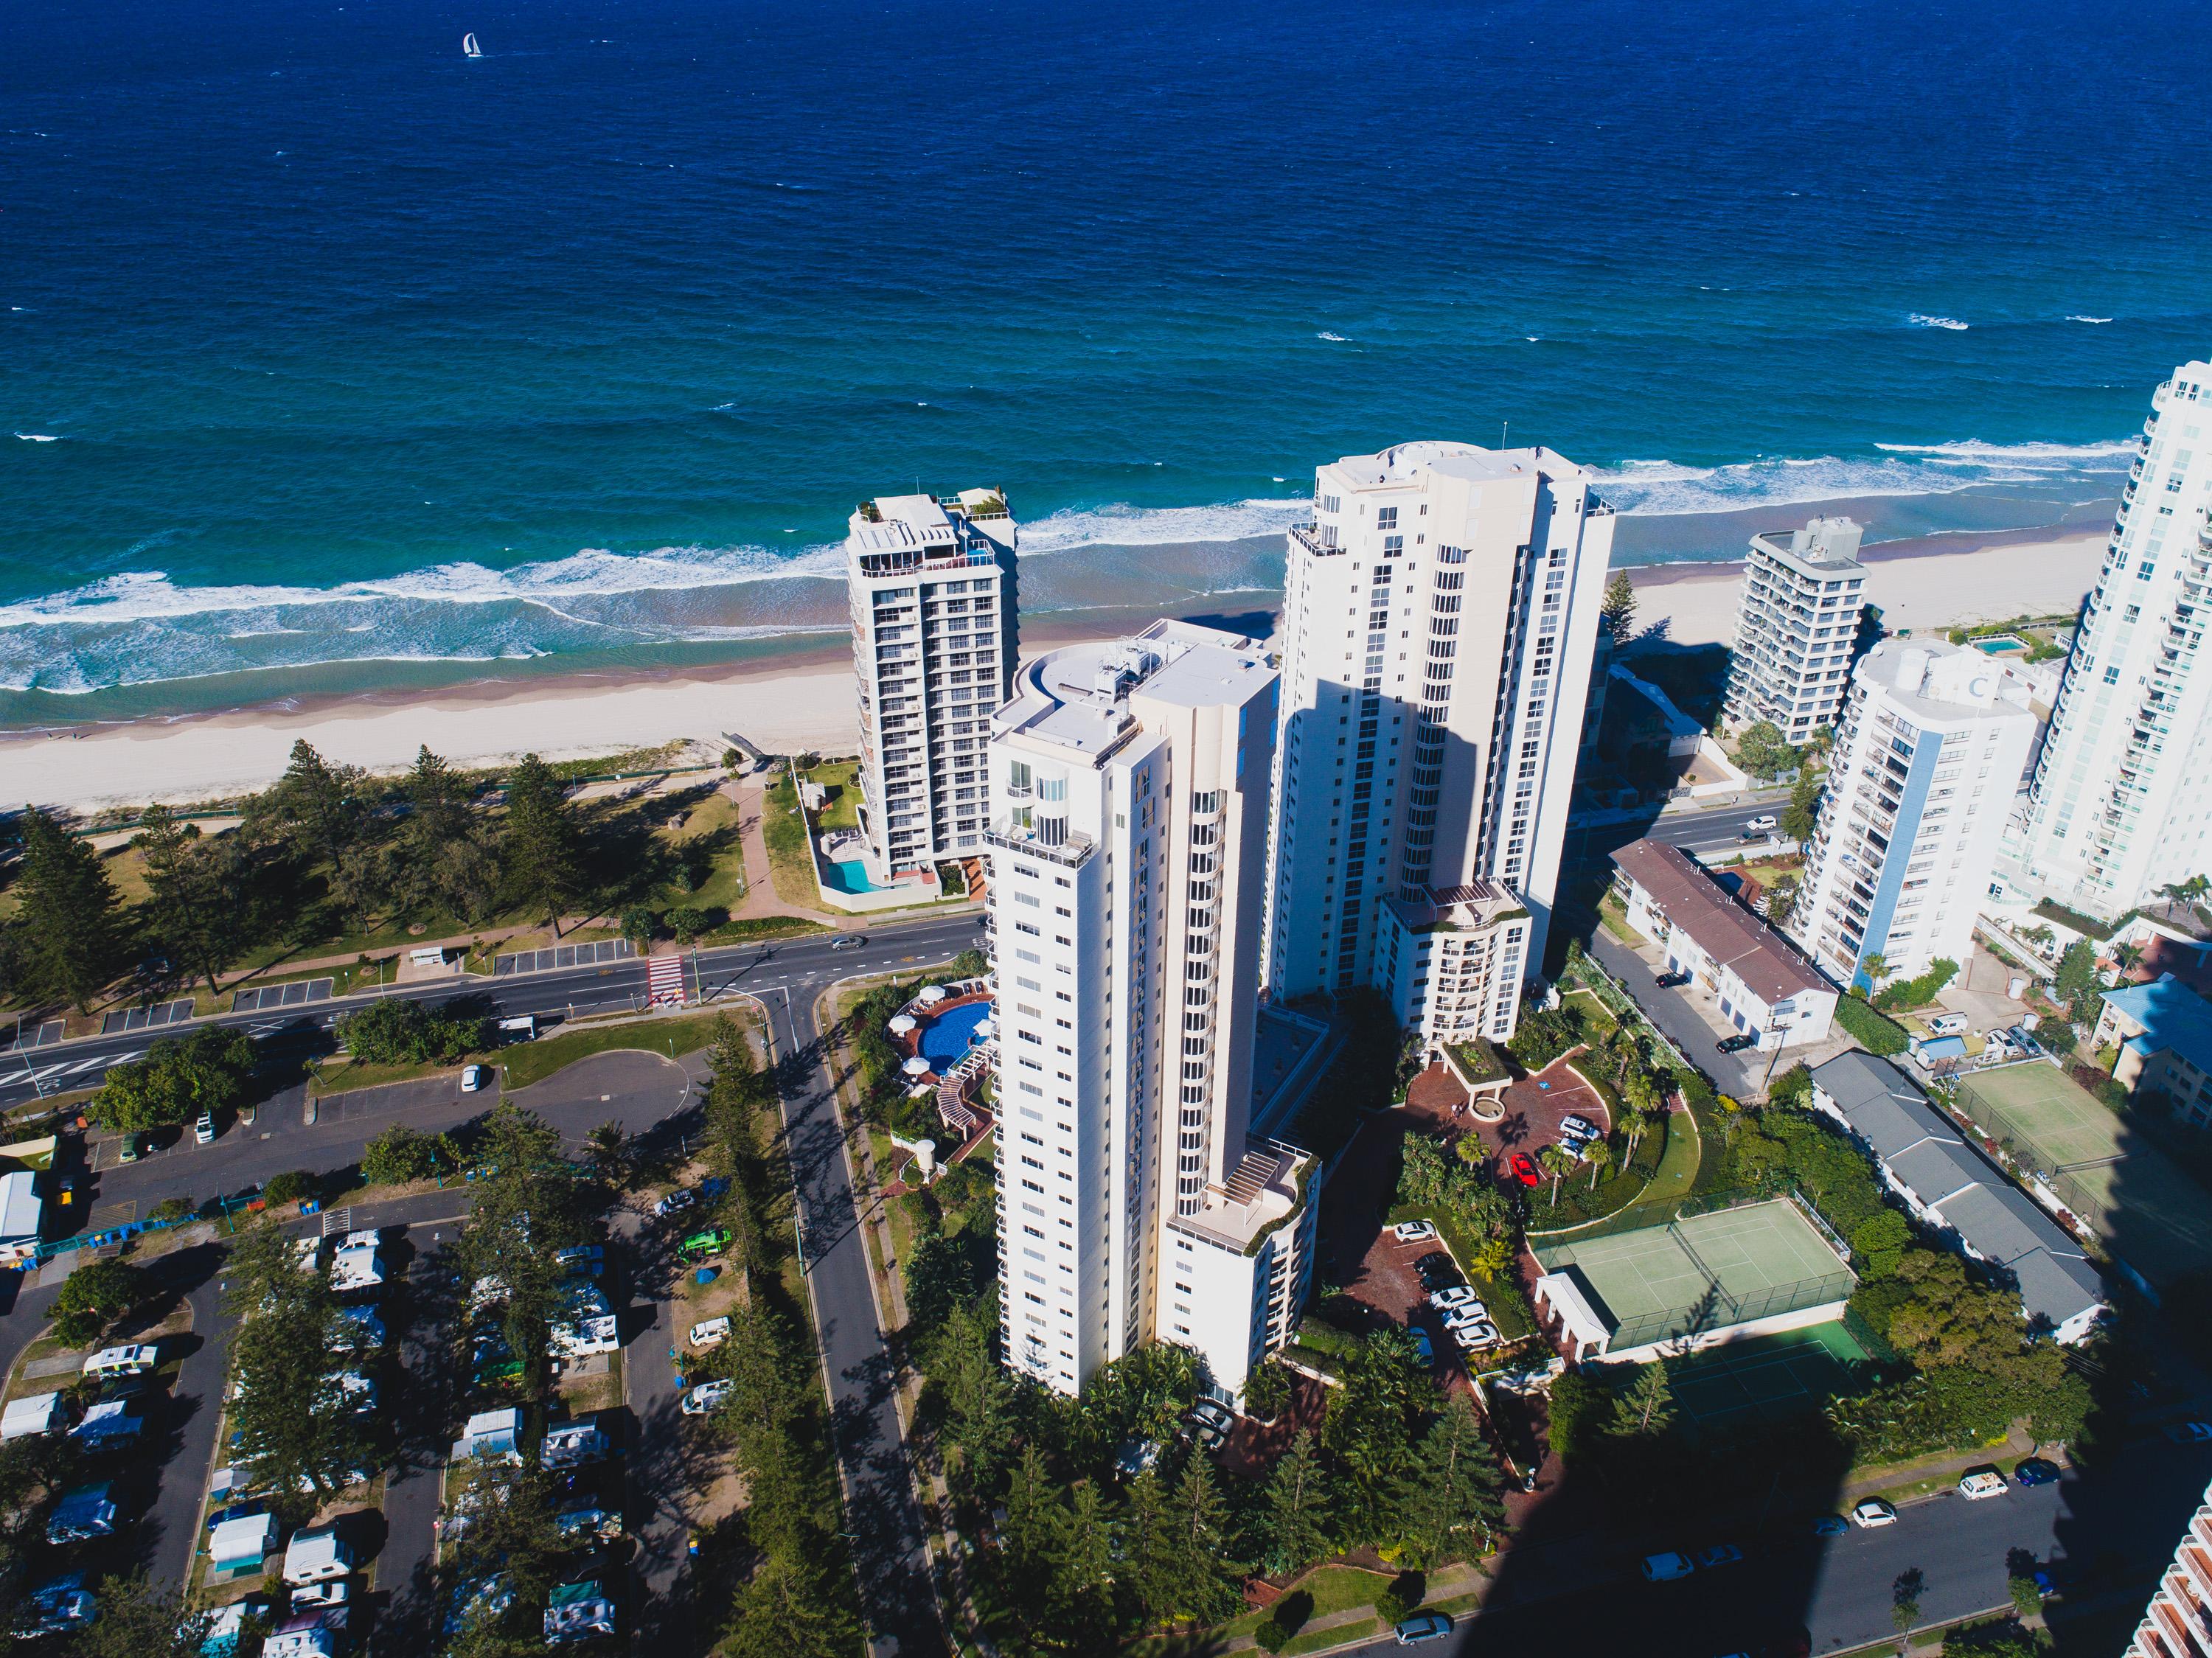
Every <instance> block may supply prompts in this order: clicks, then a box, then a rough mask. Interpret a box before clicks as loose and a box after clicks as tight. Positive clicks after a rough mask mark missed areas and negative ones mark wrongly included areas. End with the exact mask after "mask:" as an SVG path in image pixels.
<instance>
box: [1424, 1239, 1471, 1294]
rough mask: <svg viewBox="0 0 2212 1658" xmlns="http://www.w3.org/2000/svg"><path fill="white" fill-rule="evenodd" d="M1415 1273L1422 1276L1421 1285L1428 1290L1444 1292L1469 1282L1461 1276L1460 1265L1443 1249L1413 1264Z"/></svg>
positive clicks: (1436, 1250)
mask: <svg viewBox="0 0 2212 1658" xmlns="http://www.w3.org/2000/svg"><path fill="white" fill-rule="evenodd" d="M1413 1271H1414V1272H1417V1273H1419V1275H1420V1279H1421V1285H1422V1287H1423V1288H1424V1289H1427V1290H1442V1289H1445V1288H1447V1287H1449V1285H1451V1284H1464V1283H1466V1282H1467V1280H1466V1279H1465V1278H1462V1277H1461V1276H1460V1270H1459V1263H1458V1262H1457V1261H1455V1260H1453V1259H1452V1258H1451V1257H1450V1256H1449V1255H1448V1254H1445V1253H1444V1252H1443V1250H1441V1249H1434V1250H1431V1251H1430V1252H1429V1253H1428V1254H1425V1255H1423V1256H1422V1257H1421V1258H1420V1259H1419V1260H1417V1261H1415V1262H1414V1263H1413Z"/></svg>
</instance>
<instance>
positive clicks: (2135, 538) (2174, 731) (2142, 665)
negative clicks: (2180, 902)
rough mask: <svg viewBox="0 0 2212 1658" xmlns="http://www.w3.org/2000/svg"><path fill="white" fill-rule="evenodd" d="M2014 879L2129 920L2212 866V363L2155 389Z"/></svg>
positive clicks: (2069, 672)
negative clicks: (2160, 893) (2209, 660)
mask: <svg viewBox="0 0 2212 1658" xmlns="http://www.w3.org/2000/svg"><path fill="white" fill-rule="evenodd" d="M2142 447H2143V452H2142V454H2141V455H2140V456H2139V457H2138V458H2137V459H2136V462H2135V465H2134V466H2133V468H2132V469H2131V470H2130V475H2129V478H2128V482H2127V484H2126V486H2125V488H2124V489H2123V490H2122V491H2121V495H2120V510H2119V516H2118V519H2116V520H2115V521H2114V523H2113V525H2112V538H2111V540H2110V541H2109V542H2108V543H2107V544H2106V550H2105V558H2104V563H2103V566H2102V568H2100V571H2099V573H2098V575H2097V581H2096V586H2095V588H2094V589H2093V591H2092V592H2091V593H2090V594H2089V601H2088V604H2087V606H2086V607H2085V608H2084V609H2083V610H2082V612H2081V625H2080V628H2079V629H2077V631H2076V632H2075V638H2074V644H2073V648H2072V650H2071V651H2070V652H2069V654H2068V657H2067V662H2066V674H2065V677H2064V679H2063V681H2062V682H2061V683H2060V685H2059V689H2058V701H2057V708H2056V710H2055V711H2054V713H2053V714H2052V716H2051V730H2050V733H2049V735H2048V736H2047V738H2045V742H2044V744H2043V751H2042V753H2041V755H2040V756H2039V758H2038V759H2037V762H2036V767H2035V775H2034V779H2033V783H2032V785H2031V786H2030V790H2029V795H2028V800H2027V808H2026V811H2024V813H2023V814H2022V815H2021V822H2020V823H2019V824H2018V825H2017V826H2016V828H2015V830H2014V832H2013V833H2012V835H2010V836H2009V837H2008V874H2014V875H2016V876H2017V878H2019V880H2020V881H2021V884H2022V885H2025V886H2027V887H2029V888H2032V889H2033V890H2038V891H2039V892H2041V893H2043V894H2044V895H2045V896H2048V897H2052V898H2056V899H2057V900H2058V901H2059V902H2062V903H2064V904H2067V905H2069V906H2070V907H2071V908H2075V909H2078V910H2081V911H2083V912H2085V913H2087V914H2090V915H2093V916H2099V917H2102V918H2106V919H2111V918H2113V917H2117V916H2118V915H2120V914H2124V912H2126V911H2127V910H2130V909H2131V908H2135V907H2136V905H2137V904H2140V903H2142V902H2144V901H2145V900H2146V899H2148V898H2150V897H2152V896H2154V895H2155V894H2156V892H2157V890H2158V889H2159V888H2160V887H2161V886H2164V885H2167V884H2173V883H2179V882H2181V881H2185V880H2186V879H2187V878H2189V877H2191V875H2196V874H2201V873H2203V872H2204V871H2205V870H2206V869H2207V867H2208V860H2212V847H2208V846H2207V844H2206V840H2205V837H2206V834H2207V831H2208V830H2212V717H2208V716H2212V668H2208V667H2207V665H2206V663H2205V658H2204V624H2205V621H2206V619H2207V616H2208V614H2212V523H2208V520H2207V517H2206V513H2207V510H2208V507H2212V362H2207V361H2203V359H2199V360H2197V361H2191V362H2185V363H2183V364H2182V365H2181V366H2180V367H2178V368H2177V369H2175V370H2174V373H2173V378H2172V380H2167V381H2166V384H2164V385H2163V386H2160V387H2159V388H2158V390H2157V391H2156V392H2154V393H2153V394H2152V397H2151V410H2150V418H2149V419H2148V420H2147V421H2146V422H2144V423H2143V435H2142Z"/></svg>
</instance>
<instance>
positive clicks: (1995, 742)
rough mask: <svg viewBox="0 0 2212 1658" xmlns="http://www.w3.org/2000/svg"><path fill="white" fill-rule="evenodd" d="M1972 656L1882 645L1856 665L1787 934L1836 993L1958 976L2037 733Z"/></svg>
mask: <svg viewBox="0 0 2212 1658" xmlns="http://www.w3.org/2000/svg"><path fill="white" fill-rule="evenodd" d="M2027 704H2028V695H2027V689H2025V687H2023V686H2022V685H2021V684H2020V683H2017V682H2015V681H2013V680H2010V679H2008V678H2007V677H2005V675H2004V674H2003V673H2002V671H2001V670H2000V669H1999V668H1998V667H1997V665H1996V664H1995V663H1993V662H1992V661H1990V659H1989V658H1988V657H1987V656H1985V655H1984V654H1983V653H1981V652H1979V651H1977V650H1974V649H1972V648H1971V647H1966V646H1958V645H1947V644H1942V643H1936V642H1929V643H1921V642H1918V641H1905V640H1900V639H1888V640H1884V641H1882V642H1881V644H1879V645H1876V646H1875V647H1874V648H1873V649H1872V650H1870V651H1869V652H1868V653H1866V655H1864V656H1863V657H1862V658H1860V659H1859V663H1858V666H1857V668H1856V669H1855V670H1854V671H1853V673H1852V677H1851V695H1850V701H1849V703H1848V705H1847V707H1846V709H1845V712H1844V722H1843V725H1842V726H1841V727H1840V729H1839V730H1838V732H1837V734H1836V743H1835V747H1834V750H1832V753H1831V755H1830V757H1829V762H1828V776H1827V785H1826V789H1825V790H1824V792H1823V793H1822V796H1821V800H1820V817H1819V820H1818V823H1816V825H1815V827H1814V831H1813V842H1812V847H1811V849H1810V851H1809V852H1808V855H1807V859H1806V866H1805V877H1804V884H1803V894H1802V897H1801V898H1800V899H1799V901H1798V904H1797V913H1796V932H1797V935H1798V937H1799V938H1802V940H1804V941H1805V942H1806V944H1808V946H1809V947H1810V948H1811V950H1812V951H1813V954H1814V957H1815V959H1816V960H1818V961H1819V963H1820V965H1821V966H1822V967H1824V968H1826V969H1827V970H1828V971H1829V972H1830V973H1831V974H1832V975H1834V976H1835V978H1836V980H1837V981H1838V983H1840V984H1844V985H1846V986H1849V985H1851V984H1854V983H1861V984H1863V983H1865V982H1866V981H1867V975H1866V973H1865V971H1864V969H1863V963H1865V962H1866V960H1867V958H1868V957H1871V956H1875V955H1879V956H1881V958H1882V965H1883V966H1884V968H1885V975H1884V976H1885V977H1895V978H1913V977H1917V975H1920V974H1922V973H1923V972H1925V971H1926V970H1927V969H1928V967H1929V963H1932V962H1935V961H1937V960H1939V959H1948V960H1950V961H1952V962H1954V963H1959V964H1960V965H1961V966H1963V965H1964V964H1965V963H1966V957H1967V953H1968V950H1969V948H1970V946H1971V944H1972V938H1973V931H1974V916H1975V914H1976V912H1977V910H1978V908H1979V907H1980V904H1981V902H1982V900H1983V899H1984V898H1985V897H1986V896H1988V894H1989V890H1990V877H1991V875H1992V874H1993V873H1994V872H1995V870H1996V859H1997V852H1998V841H1999V837H2000V835H2001V834H2002V826H2003V822H2004V817H2005V814H2006V813H2007V812H2008V811H2009V810H2010V808H2011V805H2012V801H2013V797H2014V796H2015V793H2017V792H2018V790H2019V786H2020V779H2021V772H2022V771H2023V769H2024V768H2026V766H2027V754H2028V749H2029V746H2030V745H2031V744H2033V741H2034V739H2035V732H2036V726H2037V721H2036V718H2035V715H2034V714H2033V712H2031V711H2030V709H2029V708H2028V706H2027Z"/></svg>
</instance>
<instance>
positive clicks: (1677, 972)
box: [1658, 968, 1690, 990]
mask: <svg viewBox="0 0 2212 1658" xmlns="http://www.w3.org/2000/svg"><path fill="white" fill-rule="evenodd" d="M1658 982H1659V987H1660V988H1661V989H1662V990H1680V988H1681V987H1683V986H1684V985H1686V984H1687V983H1689V982H1690V975H1688V974H1686V973H1685V972H1683V971H1682V970H1681V969H1680V968H1677V969H1674V971H1673V972H1672V973H1662V974H1661V975H1659V981H1658Z"/></svg>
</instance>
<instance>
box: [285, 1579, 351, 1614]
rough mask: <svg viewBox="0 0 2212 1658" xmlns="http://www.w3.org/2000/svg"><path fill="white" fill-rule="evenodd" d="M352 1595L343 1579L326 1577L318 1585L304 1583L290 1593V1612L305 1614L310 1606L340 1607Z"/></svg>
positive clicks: (347, 1581)
mask: <svg viewBox="0 0 2212 1658" xmlns="http://www.w3.org/2000/svg"><path fill="white" fill-rule="evenodd" d="M351 1593H352V1586H351V1584H350V1582H349V1580H347V1579H345V1578H343V1577H327V1578H325V1579H324V1580H323V1581H322V1582H319V1583H304V1584H302V1585H301V1587H299V1588H295V1589H294V1590H293V1591H292V1610H293V1611H295V1612H305V1611H307V1609H308V1608H309V1607H310V1606H343V1605H345V1603H346V1600H347V1598H348V1597H349V1595H350V1594H351Z"/></svg>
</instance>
